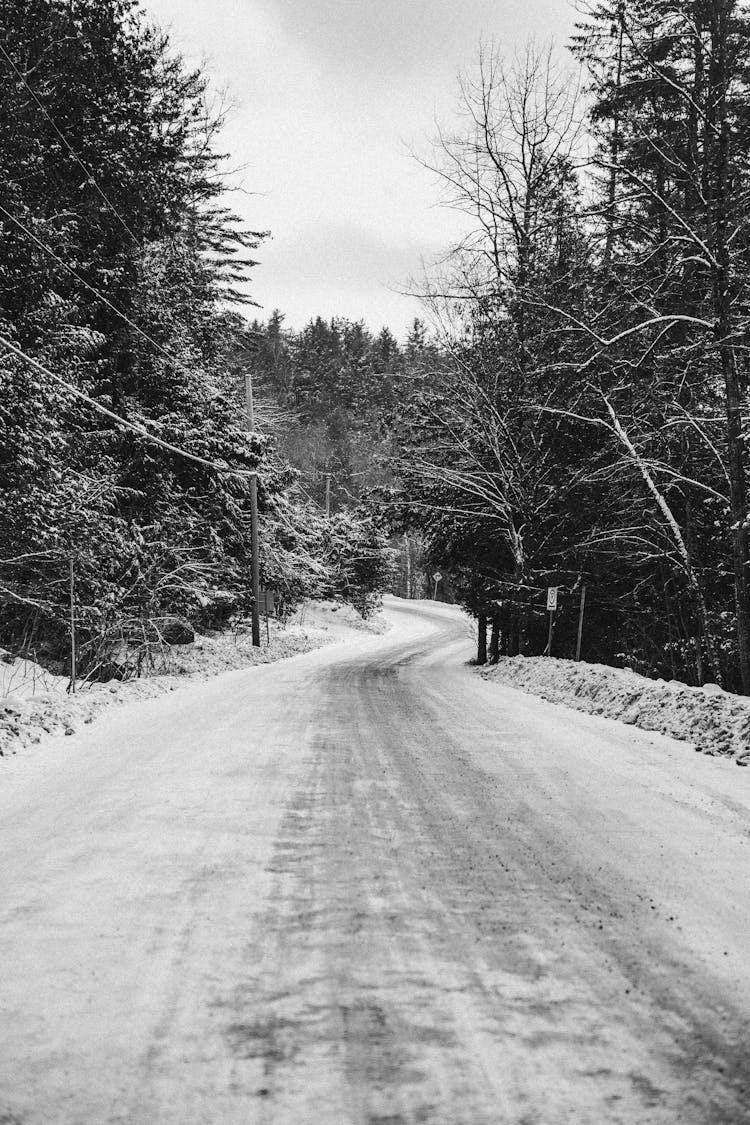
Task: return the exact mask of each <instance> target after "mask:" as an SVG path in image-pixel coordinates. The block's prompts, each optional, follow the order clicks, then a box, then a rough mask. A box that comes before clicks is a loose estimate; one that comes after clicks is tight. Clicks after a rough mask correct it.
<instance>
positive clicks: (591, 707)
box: [481, 656, 750, 765]
mask: <svg viewBox="0 0 750 1125" xmlns="http://www.w3.org/2000/svg"><path fill="white" fill-rule="evenodd" d="M481 674H482V676H484V678H485V679H487V680H499V681H501V682H502V683H504V684H508V685H509V686H510V687H514V688H520V690H521V691H526V692H529V693H531V694H532V695H540V696H541V697H542V698H543V699H547V700H549V701H550V702H552V703H562V704H564V705H565V706H567V707H574V708H575V709H576V710H578V711H587V712H588V713H589V714H592V715H603V716H605V717H606V718H609V719H619V720H620V721H621V722H624V723H632V724H633V725H634V726H637V727H642V728H643V729H644V730H654V731H658V732H659V733H660V734H667V735H670V736H671V737H673V738H681V739H685V740H686V741H687V742H691V743H693V744H694V745H695V748H696V750H701V751H702V752H703V753H704V754H714V755H715V754H724V755H730V756H734V757H735V759H736V760H737V762H738V764H740V765H747V764H748V761H750V699H746V698H744V697H741V696H737V695H731V694H730V693H729V692H725V691H722V690H721V688H719V687H717V686H716V685H715V684H707V685H706V686H705V687H702V688H691V687H688V686H687V685H686V684H681V683H678V682H677V681H672V682H670V683H667V682H665V681H664V680H649V679H647V678H646V677H645V676H639V675H637V674H636V673H635V672H631V671H628V670H623V669H620V668H609V667H607V666H606V665H604V664H584V663H575V662H574V661H572V660H556V659H549V658H548V657H544V656H538V657H523V656H513V657H504V658H502V659H501V660H500V662H499V663H498V664H496V665H494V666H493V667H487V668H483V669H482V670H481Z"/></svg>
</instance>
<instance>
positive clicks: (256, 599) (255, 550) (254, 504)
mask: <svg viewBox="0 0 750 1125" xmlns="http://www.w3.org/2000/svg"><path fill="white" fill-rule="evenodd" d="M245 406H246V407H247V428H248V431H249V432H250V433H253V432H254V431H255V410H254V408H253V376H252V372H250V371H246V372H245ZM250 553H251V555H252V561H251V572H252V594H253V609H252V625H253V645H254V646H255V647H256V648H260V537H259V535H258V474H257V473H256V474H255V476H252V477H250Z"/></svg>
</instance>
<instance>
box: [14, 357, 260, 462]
mask: <svg viewBox="0 0 750 1125" xmlns="http://www.w3.org/2000/svg"><path fill="white" fill-rule="evenodd" d="M0 344H2V346H3V347H4V348H5V349H6V351H8V352H10V353H12V354H13V355H15V356H17V357H18V359H21V360H23V361H24V362H25V363H28V364H29V365H30V366H31V367H34V368H36V370H37V371H40V372H41V373H42V374H43V375H46V376H47V377H48V378H50V379H52V380H53V381H54V382H55V383H57V384H59V386H61V387H65V389H66V390H67V391H69V392H70V394H72V395H74V396H75V397H76V398H79V399H81V400H82V401H83V402H86V403H88V405H89V406H91V407H92V408H93V409H94V410H96V411H98V413H99V414H103V415H104V417H105V418H109V419H111V421H113V422H116V423H117V425H118V426H124V427H125V429H127V430H132V431H133V432H134V433H136V434H139V435H140V436H141V437H143V438H145V439H146V441H148V442H150V443H151V444H152V445H158V446H159V447H160V448H161V449H166V450H167V451H168V452H169V453H175V454H177V456H178V457H184V458H185V459H186V460H188V461H194V462H195V464H197V465H202V466H203V467H204V468H206V469H212V470H213V471H214V472H216V473H224V474H228V475H230V476H237V477H250V478H251V479H253V480H257V478H258V472H257V470H256V469H233V468H231V467H230V466H229V465H221V464H219V463H218V462H216V461H208V460H206V458H205V457H199V456H198V454H197V453H188V451H187V450H186V449H181V448H180V446H178V445H172V443H171V442H168V441H164V439H163V438H159V437H156V435H155V434H151V433H149V432H148V430H147V429H146V428H145V427H144V426H141V425H139V424H138V423H137V422H131V421H130V419H128V418H123V417H122V415H120V414H115V412H114V411H113V410H109V409H108V408H107V407H106V406H102V404H101V403H100V402H97V401H96V400H95V399H93V398H91V397H90V396H89V395H87V394H85V392H84V391H81V390H79V389H78V387H75V386H73V384H72V383H68V382H67V380H65V379H63V378H62V376H61V375H57V374H56V373H55V372H54V371H52V370H51V369H50V368H49V367H47V366H46V364H44V363H40V361H39V360H38V359H34V358H33V356H30V355H27V354H26V352H24V351H22V350H21V348H19V347H17V346H16V345H15V344H13V343H11V341H10V340H8V339H7V338H6V337H5V336H2V335H0Z"/></svg>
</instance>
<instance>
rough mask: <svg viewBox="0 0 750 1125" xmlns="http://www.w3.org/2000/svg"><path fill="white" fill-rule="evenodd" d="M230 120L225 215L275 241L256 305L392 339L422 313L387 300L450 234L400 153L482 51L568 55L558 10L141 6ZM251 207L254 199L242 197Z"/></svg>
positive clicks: (451, 1)
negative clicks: (355, 324)
mask: <svg viewBox="0 0 750 1125" xmlns="http://www.w3.org/2000/svg"><path fill="white" fill-rule="evenodd" d="M142 5H143V8H144V9H145V11H146V12H147V13H148V14H149V15H150V16H151V17H152V18H153V20H154V21H155V22H156V23H158V24H160V25H161V26H162V27H163V28H164V29H165V30H167V31H169V32H170V35H171V38H172V41H173V43H174V45H175V47H176V48H178V49H179V50H180V51H181V52H182V53H183V54H184V55H185V56H186V58H187V59H188V60H189V61H190V62H196V61H200V62H201V63H202V65H203V68H204V69H205V70H206V72H207V73H208V74H209V75H210V78H211V81H212V84H213V87H214V88H215V89H217V90H223V91H225V92H226V93H227V95H228V97H229V99H230V102H231V107H232V108H231V112H230V117H229V121H228V124H227V127H226V129H225V132H224V135H223V147H224V149H225V151H227V152H228V153H231V165H232V166H233V167H239V166H242V167H243V171H242V173H241V175H238V176H237V177H236V179H235V182H237V183H241V185H242V187H243V189H244V190H243V191H242V192H238V193H236V194H235V195H234V196H233V197H232V204H233V206H234V208H235V210H237V211H238V212H239V213H240V214H241V215H242V216H243V217H244V218H246V219H247V222H248V224H249V225H250V226H252V227H253V228H254V229H263V230H270V231H271V234H272V237H271V239H269V240H268V241H267V242H266V243H265V244H264V245H263V247H262V249H261V250H260V251H259V258H260V261H261V264H260V265H259V266H258V267H257V268H256V270H255V271H254V276H253V285H252V292H253V296H254V298H255V299H256V300H257V301H258V302H259V303H260V304H261V305H262V306H263V308H262V311H261V314H260V315H262V316H264V317H265V316H267V315H268V314H269V313H270V312H271V311H272V310H273V309H274V308H280V309H281V310H282V312H284V313H285V314H286V322H287V324H288V325H289V326H291V327H295V328H298V327H301V326H302V325H303V324H304V323H305V322H306V321H307V320H309V319H310V318H311V317H313V316H315V315H317V314H320V315H322V316H325V317H330V316H332V315H341V316H348V317H350V318H351V319H354V320H360V319H363V320H364V321H365V322H366V323H367V324H368V325H370V327H372V328H374V329H377V328H379V327H380V326H381V325H383V324H387V325H388V326H389V327H391V328H392V330H393V331H394V332H395V333H396V335H397V336H399V337H402V336H403V335H404V332H405V330H406V328H407V326H408V324H409V323H410V322H411V320H412V319H413V317H414V316H415V315H419V313H420V308H419V305H418V302H417V301H416V300H415V299H413V298H411V297H406V296H402V295H401V294H399V293H398V292H396V291H395V290H398V289H403V288H405V287H406V285H407V282H408V278H409V277H410V276H411V275H419V274H420V273H421V266H420V262H421V260H422V258H423V257H425V258H428V259H429V258H430V257H432V256H434V255H435V254H437V253H439V252H440V251H441V250H442V249H443V248H444V247H445V246H446V245H447V244H449V243H450V242H451V240H452V239H453V238H455V237H456V236H457V234H458V225H457V224H458V223H459V221H460V220H459V219H458V217H457V216H456V215H454V214H453V213H451V212H450V211H448V210H446V209H445V208H442V207H440V206H439V205H438V204H439V200H440V189H439V187H438V185H437V184H436V183H435V181H434V179H433V178H432V177H431V176H430V174H429V173H428V172H426V171H425V170H424V169H423V168H421V167H420V165H419V164H418V163H417V162H416V161H415V160H414V159H413V157H411V156H410V155H409V150H410V148H415V147H416V148H417V149H419V150H421V151H423V152H425V151H426V150H427V147H428V141H429V138H430V137H431V136H432V135H433V134H434V122H435V119H436V118H437V119H439V120H441V121H450V117H451V112H452V108H453V106H454V105H455V95H456V75H457V73H458V71H459V70H470V69H471V67H472V64H473V62H474V60H475V59H476V56H477V49H478V45H479V41H480V39H481V38H484V39H485V40H487V41H492V40H494V41H495V43H496V44H497V45H498V46H499V47H500V48H501V49H502V51H503V53H504V54H506V53H507V54H508V55H509V56H512V54H513V52H514V50H516V49H517V48H518V47H521V46H523V44H524V43H525V41H526V40H527V39H528V38H530V37H532V36H533V37H535V38H536V39H537V40H542V41H545V40H546V39H548V38H550V37H554V38H555V40H556V41H557V42H558V43H559V44H561V45H563V44H564V43H565V41H566V39H567V37H568V34H569V32H570V30H571V28H572V23H573V18H574V16H573V13H572V10H571V8H570V6H569V4H568V0H142ZM247 193H257V194H247Z"/></svg>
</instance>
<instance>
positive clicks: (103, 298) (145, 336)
mask: <svg viewBox="0 0 750 1125" xmlns="http://www.w3.org/2000/svg"><path fill="white" fill-rule="evenodd" d="M0 214H2V215H4V216H5V218H6V219H8V220H9V221H10V222H11V223H13V224H15V226H17V227H18V228H19V230H22V231H23V232H24V234H25V235H26V236H27V237H28V238H30V239H31V240H32V242H34V244H35V245H36V246H38V247H39V249H40V250H43V251H44V252H45V253H46V254H49V256H50V257H51V258H54V260H55V261H56V262H57V263H58V265H60V266H62V268H63V269H64V270H67V272H68V273H69V274H70V275H71V276H72V277H74V278H75V279H76V281H80V283H81V285H83V286H84V287H85V288H86V289H88V291H89V292H90V293H93V295H94V296H95V297H96V298H97V299H98V300H100V301H101V302H102V303H103V304H105V305H106V306H107V308H108V309H111V311H112V312H113V313H114V314H115V316H119V317H120V319H121V320H123V321H124V322H125V324H127V325H129V326H130V327H131V328H132V329H133V331H134V332H137V333H138V334H139V336H142V337H143V339H144V340H146V341H147V342H148V343H149V344H151V346H152V347H154V348H156V350H157V351H158V352H160V353H161V355H163V356H164V357H165V359H168V360H170V361H171V362H172V363H174V364H175V365H176V366H177V367H180V368H182V370H183V371H187V372H190V368H189V367H188V366H187V364H185V363H184V362H183V361H182V360H179V359H177V357H176V356H175V355H173V354H172V353H171V352H170V351H169V350H168V349H167V348H165V347H164V346H163V345H162V344H159V343H158V342H157V341H156V340H154V338H153V336H150V335H149V334H148V332H146V331H145V329H143V328H141V327H140V325H138V324H136V322H135V321H134V320H131V319H130V317H129V316H128V314H127V313H124V312H123V311H122V309H119V308H118V307H117V305H115V304H114V303H113V302H112V301H110V299H109V297H106V296H105V295H104V294H103V293H102V292H100V290H98V289H97V288H96V286H95V285H92V284H91V282H89V281H86V279H85V277H81V275H80V274H79V273H78V271H77V270H75V269H73V267H72V266H71V265H69V263H68V262H66V261H65V259H64V258H61V257H60V255H59V254H58V253H57V251H55V250H53V249H52V247H51V246H48V245H47V243H46V242H43V241H42V239H41V238H39V237H38V236H37V235H35V234H34V232H33V231H32V230H29V228H28V227H27V226H26V224H25V223H23V222H22V221H21V220H20V219H19V218H18V217H17V216H16V215H13V214H12V213H11V212H10V211H8V209H7V208H6V207H4V206H3V205H2V203H0Z"/></svg>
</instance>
